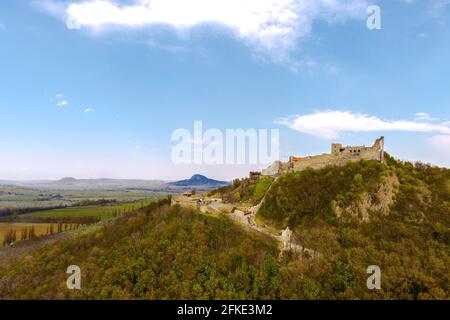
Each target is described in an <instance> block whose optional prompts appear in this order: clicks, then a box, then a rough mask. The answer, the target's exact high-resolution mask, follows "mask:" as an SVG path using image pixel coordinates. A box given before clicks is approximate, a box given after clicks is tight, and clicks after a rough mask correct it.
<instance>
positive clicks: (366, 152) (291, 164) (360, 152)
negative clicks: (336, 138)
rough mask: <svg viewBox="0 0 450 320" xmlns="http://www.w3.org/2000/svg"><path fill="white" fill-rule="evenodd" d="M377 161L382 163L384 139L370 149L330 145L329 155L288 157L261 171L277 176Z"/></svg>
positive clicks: (377, 141) (264, 174) (263, 173)
mask: <svg viewBox="0 0 450 320" xmlns="http://www.w3.org/2000/svg"><path fill="white" fill-rule="evenodd" d="M361 159H364V160H377V161H380V162H384V137H381V138H379V139H377V140H376V141H375V143H374V144H373V146H372V147H366V146H356V147H348V146H347V147H342V144H339V143H333V144H331V153H324V154H321V155H317V156H310V157H290V158H289V161H288V162H281V161H275V162H274V163H273V164H272V165H270V166H269V167H268V168H266V169H264V170H262V172H261V175H263V176H278V175H280V174H284V173H288V172H295V171H302V170H305V169H306V168H312V169H320V168H324V167H326V166H328V165H344V164H346V163H347V162H349V161H359V160H361Z"/></svg>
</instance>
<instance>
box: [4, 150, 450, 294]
mask: <svg viewBox="0 0 450 320" xmlns="http://www.w3.org/2000/svg"><path fill="white" fill-rule="evenodd" d="M449 181H450V170H448V169H443V168H437V167H432V166H428V165H424V164H420V163H418V164H412V163H408V162H400V161H396V160H394V159H393V158H391V157H390V156H389V155H387V163H386V164H381V163H378V162H376V161H361V162H357V163H349V164H348V165H345V166H341V167H335V166H330V167H327V168H324V169H321V170H306V171H303V172H298V173H291V174H288V175H285V176H282V177H279V178H277V179H275V180H273V179H264V178H263V179H262V180H259V181H257V182H250V181H249V180H248V179H246V180H242V181H235V182H234V184H233V186H230V187H226V188H222V189H220V190H218V191H217V192H216V193H219V194H222V195H223V197H225V198H226V197H228V198H229V200H230V201H236V202H237V201H247V202H253V203H256V202H257V201H260V200H261V199H262V198H263V197H264V193H266V191H267V194H266V195H265V198H264V202H263V205H262V206H261V207H260V210H259V212H258V214H257V215H258V217H259V218H260V219H261V220H262V221H264V223H267V224H270V225H272V226H276V227H278V228H279V229H281V228H284V227H286V226H289V227H290V228H291V229H292V230H293V231H294V240H295V242H296V243H299V244H301V245H302V246H304V247H307V248H311V249H314V250H315V251H317V252H318V253H320V255H319V256H318V257H314V258H310V257H307V256H301V255H299V254H294V253H292V252H288V253H285V254H283V255H280V253H279V251H278V247H277V243H275V242H274V240H272V239H271V238H268V237H266V236H264V235H262V234H259V233H256V232H254V231H248V230H244V229H242V228H241V227H240V226H238V225H235V224H234V223H233V222H231V220H229V219H228V218H227V217H226V216H219V217H212V216H206V215H202V214H200V213H199V212H196V211H194V210H191V209H187V208H182V207H180V206H177V205H175V206H174V205H172V206H171V205H170V199H166V200H161V201H159V202H155V203H152V204H150V205H148V206H146V207H143V208H140V209H138V210H136V211H134V212H130V213H127V214H125V215H123V216H121V217H118V218H116V219H114V220H112V221H110V222H108V223H107V224H105V225H102V226H97V227H95V228H94V229H93V231H91V232H89V233H85V234H83V235H81V236H79V237H78V238H76V239H70V240H63V241H60V242H58V243H56V244H53V245H50V246H45V247H42V248H40V249H38V250H37V251H36V252H35V253H34V254H33V255H32V256H30V257H25V258H23V259H21V260H18V261H16V262H14V263H13V265H10V266H0V298H3V299H5V298H6V299H8V298H20V299H25V298H26V299H53V298H74V299H449V298H450V296H449V292H450V290H449V285H450V273H449V269H448V266H449V265H450V258H449V254H450V250H449V248H450V229H449V226H450V184H449ZM367 206H368V207H367ZM364 215H366V218H364ZM72 264H75V265H79V266H80V267H81V271H82V289H81V290H78V291H71V290H68V289H67V288H66V285H65V282H66V279H67V276H68V275H67V274H66V268H67V266H69V265H72ZM369 265H378V266H379V267H380V268H381V290H373V291H371V290H368V289H367V286H366V280H367V278H368V276H369V275H368V274H367V273H366V269H367V267H368V266H369Z"/></svg>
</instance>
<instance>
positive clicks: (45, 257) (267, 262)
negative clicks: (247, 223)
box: [0, 200, 280, 299]
mask: <svg viewBox="0 0 450 320" xmlns="http://www.w3.org/2000/svg"><path fill="white" fill-rule="evenodd" d="M167 204H168V202H167V200H162V201H160V202H159V203H154V204H152V205H150V206H147V207H145V208H143V209H140V210H137V211H135V212H133V213H130V214H127V215H125V216H122V217H120V218H118V219H117V220H114V221H112V222H111V223H109V224H108V225H106V226H104V227H99V228H97V229H95V231H92V232H89V233H87V234H84V235H81V236H79V237H77V238H76V239H71V240H64V241H62V242H60V243H58V244H54V245H51V246H47V247H44V248H41V249H40V250H38V251H37V252H36V253H35V254H34V255H33V256H32V257H26V258H24V259H22V260H19V261H17V262H16V263H15V264H14V265H13V266H9V267H5V266H4V267H3V268H2V267H1V266H0V298H1V299H6V298H7V299H10V298H17V299H55V298H60V299H68V298H74V299H243V298H254V299H264V298H266V299H269V298H276V297H277V296H278V295H279V284H280V272H279V270H278V265H277V247H276V245H275V243H273V242H272V241H271V240H270V239H268V238H265V237H264V236H261V235H259V234H248V233H246V232H245V231H244V230H242V229H240V228H239V227H237V226H235V225H233V224H232V223H231V222H230V221H229V220H228V219H227V218H213V217H207V216H204V215H199V214H197V213H195V212H193V211H191V210H189V209H184V208H181V207H179V206H173V207H169V206H168V205H167ZM72 264H76V265H79V266H80V268H81V270H82V290H80V291H71V290H67V288H65V281H66V279H67V274H66V273H65V270H66V268H67V267H68V266H69V265H72Z"/></svg>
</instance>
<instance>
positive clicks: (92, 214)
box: [25, 200, 152, 221]
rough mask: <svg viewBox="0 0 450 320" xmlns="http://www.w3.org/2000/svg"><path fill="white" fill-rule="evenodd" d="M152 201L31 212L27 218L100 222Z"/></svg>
mask: <svg viewBox="0 0 450 320" xmlns="http://www.w3.org/2000/svg"><path fill="white" fill-rule="evenodd" d="M151 201H152V200H143V201H136V202H129V203H119V204H106V205H98V206H86V207H70V208H61V209H52V210H45V211H36V212H31V213H27V214H25V215H26V217H27V218H36V219H40V218H50V219H54V220H64V219H83V218H91V219H96V220H98V221H105V220H108V219H109V218H111V217H114V216H115V215H118V214H121V213H123V212H126V211H130V210H134V209H138V208H140V207H142V206H143V205H147V204H149V203H150V202H151Z"/></svg>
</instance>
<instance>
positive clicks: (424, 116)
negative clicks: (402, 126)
mask: <svg viewBox="0 0 450 320" xmlns="http://www.w3.org/2000/svg"><path fill="white" fill-rule="evenodd" d="M416 120H418V121H427V122H431V121H438V120H439V118H434V117H432V116H430V115H429V114H428V113H426V112H419V113H416Z"/></svg>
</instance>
